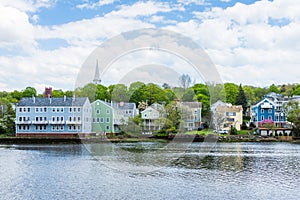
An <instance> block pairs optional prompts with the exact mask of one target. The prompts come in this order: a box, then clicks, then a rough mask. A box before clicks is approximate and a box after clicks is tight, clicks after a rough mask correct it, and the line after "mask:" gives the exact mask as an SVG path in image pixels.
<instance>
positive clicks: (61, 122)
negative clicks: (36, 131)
mask: <svg viewBox="0 0 300 200" xmlns="http://www.w3.org/2000/svg"><path fill="white" fill-rule="evenodd" d="M49 124H65V121H52V120H49Z"/></svg>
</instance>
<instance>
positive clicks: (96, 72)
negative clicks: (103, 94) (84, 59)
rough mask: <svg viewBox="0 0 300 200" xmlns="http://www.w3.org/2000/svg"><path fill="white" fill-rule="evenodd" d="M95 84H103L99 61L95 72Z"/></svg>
mask: <svg viewBox="0 0 300 200" xmlns="http://www.w3.org/2000/svg"><path fill="white" fill-rule="evenodd" d="M93 83H94V84H100V83H101V79H100V75H99V66H98V59H97V61H96V71H95V76H94V80H93Z"/></svg>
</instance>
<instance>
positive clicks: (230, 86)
mask: <svg viewBox="0 0 300 200" xmlns="http://www.w3.org/2000/svg"><path fill="white" fill-rule="evenodd" d="M224 88H225V92H226V102H227V103H231V104H233V105H234V104H235V101H236V97H237V96H238V93H239V86H238V85H236V84H234V83H225V84H224Z"/></svg>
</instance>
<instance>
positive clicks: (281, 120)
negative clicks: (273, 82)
mask: <svg viewBox="0 0 300 200" xmlns="http://www.w3.org/2000/svg"><path fill="white" fill-rule="evenodd" d="M284 103H285V101H284V99H283V98H281V97H280V95H277V94H275V93H271V94H268V95H266V96H265V97H264V98H263V99H262V100H261V101H259V102H257V103H256V104H255V105H253V106H251V122H252V123H254V124H255V125H256V126H257V127H259V126H260V125H261V123H262V122H263V121H266V120H269V121H273V123H274V125H275V126H276V127H281V128H285V127H286V123H287V121H286V113H285V112H284V110H283V104H284Z"/></svg>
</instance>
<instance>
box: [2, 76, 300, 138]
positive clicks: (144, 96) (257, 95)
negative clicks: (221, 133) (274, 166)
mask: <svg viewBox="0 0 300 200" xmlns="http://www.w3.org/2000/svg"><path fill="white" fill-rule="evenodd" d="M270 92H275V93H278V94H282V95H284V96H290V97H291V96H293V95H300V84H287V85H275V84H272V85H270V86H268V87H254V86H247V85H246V86H242V85H241V84H240V85H237V84H235V83H225V84H224V85H221V84H216V85H212V86H211V85H206V84H202V83H196V84H191V79H188V77H183V76H182V80H181V84H180V86H178V87H171V86H170V85H168V84H167V83H164V84H163V85H162V86H160V85H157V84H154V83H143V82H133V83H131V84H130V85H129V86H126V85H124V84H113V85H109V86H104V85H101V84H93V83H89V84H87V85H85V86H83V87H80V88H76V89H75V90H74V91H71V90H67V91H63V90H61V89H54V90H53V91H52V97H63V96H67V97H72V96H74V95H75V96H76V97H88V98H89V100H90V102H93V101H95V100H96V99H100V100H103V101H116V102H121V101H125V102H134V103H136V105H137V106H138V105H139V104H140V105H143V104H144V105H151V104H152V103H154V102H158V103H161V104H164V105H168V104H170V103H172V102H174V101H175V100H181V101H183V102H189V101H199V102H201V103H202V117H203V118H204V119H205V117H208V116H209V114H210V105H211V103H214V102H216V101H217V100H222V101H224V102H227V103H231V104H233V105H242V106H243V108H244V110H246V108H247V107H249V106H250V105H253V104H254V103H255V102H257V101H258V100H260V99H262V98H263V96H264V95H266V94H268V93H270ZM32 96H35V97H44V93H41V94H38V93H37V90H36V89H35V88H34V87H30V86H28V87H26V88H25V89H23V90H21V91H18V90H14V91H12V92H6V91H0V106H1V107H0V133H11V132H14V117H15V112H14V110H13V107H12V104H15V103H17V102H18V101H20V100H21V99H22V98H23V97H32Z"/></svg>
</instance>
